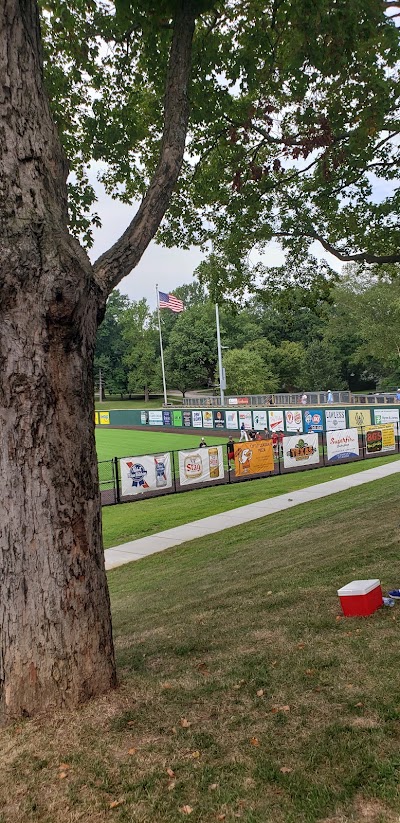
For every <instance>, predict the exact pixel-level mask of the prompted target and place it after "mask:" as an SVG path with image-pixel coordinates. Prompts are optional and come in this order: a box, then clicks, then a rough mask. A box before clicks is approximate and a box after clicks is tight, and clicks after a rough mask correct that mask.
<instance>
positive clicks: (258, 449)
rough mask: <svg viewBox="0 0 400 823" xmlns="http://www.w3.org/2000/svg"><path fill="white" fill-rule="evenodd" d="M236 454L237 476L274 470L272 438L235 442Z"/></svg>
mask: <svg viewBox="0 0 400 823" xmlns="http://www.w3.org/2000/svg"><path fill="white" fill-rule="evenodd" d="M234 455H235V474H236V477H245V476H250V475H252V474H263V473H264V472H273V471H274V453H273V449H272V440H259V441H255V442H254V443H243V444H242V443H235V445H234Z"/></svg>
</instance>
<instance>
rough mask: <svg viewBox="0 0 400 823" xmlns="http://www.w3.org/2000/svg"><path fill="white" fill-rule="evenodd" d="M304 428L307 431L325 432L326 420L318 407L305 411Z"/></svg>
mask: <svg viewBox="0 0 400 823" xmlns="http://www.w3.org/2000/svg"><path fill="white" fill-rule="evenodd" d="M304 430H305V432H306V433H308V432H309V431H314V432H323V430H324V421H323V418H322V411H318V409H307V411H305V412H304Z"/></svg>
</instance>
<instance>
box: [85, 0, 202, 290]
mask: <svg viewBox="0 0 400 823" xmlns="http://www.w3.org/2000/svg"><path fill="white" fill-rule="evenodd" d="M197 12H198V8H197V3H196V0H181V3H180V7H179V10H178V12H177V14H176V16H175V19H174V25H173V37H172V44H171V50H170V56H169V63H168V71H167V80H166V92H165V102H164V131H163V136H162V141H161V148H160V156H159V160H158V165H157V168H156V171H155V173H154V175H153V178H152V180H151V182H150V185H149V188H148V190H147V192H146V194H145V196H144V197H143V200H142V202H141V204H140V206H139V209H138V211H137V213H136V215H135V217H134V218H133V220H132V222H131V223H130V225H129V226H128V228H127V229H126V231H125V232H124V233H123V234H122V235H121V237H120V238H119V240H117V242H116V243H114V245H113V246H111V248H110V249H109V250H108V251H106V252H105V253H104V254H102V255H101V257H99V258H98V260H96V262H95V263H94V266H93V272H94V279H95V282H96V284H97V285H98V286H99V287H100V289H101V291H102V293H103V295H104V296H107V295H108V294H109V293H110V292H111V291H112V289H113V288H115V286H117V285H118V283H119V282H120V281H121V280H122V278H123V277H125V276H126V275H127V274H129V272H130V271H132V269H133V268H135V266H136V265H137V264H138V262H139V260H140V258H141V257H142V254H143V252H144V251H145V250H146V248H147V246H148V245H149V243H150V241H151V240H152V239H153V237H154V235H155V233H156V231H157V229H158V227H159V225H160V223H161V220H162V218H163V216H164V214H165V212H166V210H167V208H168V205H169V201H170V198H171V195H172V192H173V189H174V187H175V184H176V181H177V179H178V177H179V173H180V170H181V166H182V160H183V153H184V149H185V141H186V133H187V127H188V120H189V103H188V94H187V88H188V82H189V76H190V64H191V53H192V41H193V34H194V28H195V20H196V15H197Z"/></svg>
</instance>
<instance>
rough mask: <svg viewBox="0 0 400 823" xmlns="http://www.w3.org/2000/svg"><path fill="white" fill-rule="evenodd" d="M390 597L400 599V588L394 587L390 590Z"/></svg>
mask: <svg viewBox="0 0 400 823" xmlns="http://www.w3.org/2000/svg"><path fill="white" fill-rule="evenodd" d="M388 595H389V597H394V599H395V600H400V589H392V591H391V592H388Z"/></svg>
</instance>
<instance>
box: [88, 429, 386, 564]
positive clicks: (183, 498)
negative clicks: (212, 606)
mask: <svg viewBox="0 0 400 823" xmlns="http://www.w3.org/2000/svg"><path fill="white" fill-rule="evenodd" d="M128 434H129V432H128ZM162 436H165V435H162ZM398 459H399V457H398V456H391V457H378V458H374V459H373V460H363V461H360V462H359V463H344V464H342V465H339V466H326V467H325V468H323V469H315V470H310V471H306V472H298V473H296V474H286V475H282V476H280V477H279V476H278V475H276V476H274V477H266V478H265V479H262V480H253V481H250V482H245V483H237V484H232V485H230V486H229V485H227V486H214V487H208V488H204V489H198V490H194V491H190V492H185V493H182V494H175V495H167V496H165V497H158V498H153V499H149V500H138V501H137V502H135V503H124V504H122V505H120V506H104V507H103V510H102V514H103V539H104V547H105V548H108V547H109V546H118V545H119V544H120V543H126V542H128V541H129V540H135V539H137V538H139V537H145V536H146V535H149V534H156V533H157V532H160V531H164V529H170V528H172V527H173V526H182V525H183V524H184V523H190V522H192V521H193V520H200V519H201V518H202V517H208V516H209V515H212V514H218V513H219V512H225V511H229V510H230V509H235V508H237V507H239V506H245V505H247V503H255V502H256V501H257V500H265V499H266V498H268V497H274V496H275V495H277V494H284V493H285V492H289V491H295V489H303V488H306V487H307V486H313V485H314V484H316V483H323V482H324V481H326V480H332V479H334V478H335V477H345V476H347V475H348V474H353V473H355V472H360V471H365V470H366V469H370V468H372V467H373V466H379V465H382V464H383V463H390V462H391V461H392V460H398ZM217 539H219V538H217Z"/></svg>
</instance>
